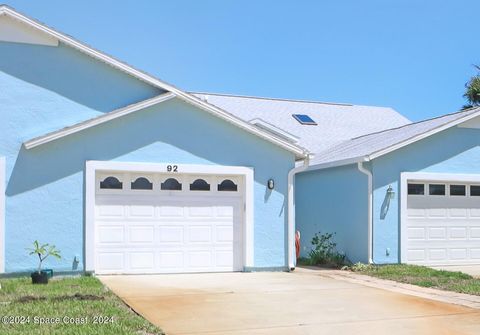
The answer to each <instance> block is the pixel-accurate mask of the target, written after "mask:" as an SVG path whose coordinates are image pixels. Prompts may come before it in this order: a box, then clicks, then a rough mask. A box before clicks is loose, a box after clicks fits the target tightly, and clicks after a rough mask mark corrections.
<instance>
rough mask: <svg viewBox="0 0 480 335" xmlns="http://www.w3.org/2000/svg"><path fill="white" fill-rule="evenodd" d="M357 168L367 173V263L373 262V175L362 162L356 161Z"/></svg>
mask: <svg viewBox="0 0 480 335" xmlns="http://www.w3.org/2000/svg"><path fill="white" fill-rule="evenodd" d="M357 167H358V170H359V171H360V172H362V173H364V174H366V175H367V177H368V191H367V192H368V193H367V195H368V204H367V208H368V214H367V227H368V228H367V230H368V238H367V244H368V247H367V248H368V249H367V250H368V264H372V263H373V175H372V171H370V170H369V169H367V168H365V167H364V166H363V163H361V162H359V163H357Z"/></svg>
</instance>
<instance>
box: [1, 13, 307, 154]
mask: <svg viewBox="0 0 480 335" xmlns="http://www.w3.org/2000/svg"><path fill="white" fill-rule="evenodd" d="M0 15H9V16H11V17H13V18H15V19H17V20H19V21H21V22H23V23H25V24H28V25H30V26H31V27H33V28H36V29H39V30H40V31H43V32H44V33H47V34H49V35H50V36H52V37H54V38H57V39H58V40H59V41H60V42H62V43H65V44H66V45H69V46H71V47H73V48H76V49H77V50H79V51H81V52H83V53H85V54H87V55H89V56H90V57H93V58H95V59H98V60H100V61H102V62H105V63H107V64H109V65H110V66H112V67H114V68H117V69H119V70H121V71H123V72H125V73H127V74H129V75H131V76H133V77H135V78H137V79H140V80H142V81H144V82H147V83H149V84H151V85H153V86H156V87H159V88H161V89H163V90H166V91H169V92H172V93H174V94H175V95H176V96H178V97H179V98H180V99H182V100H184V101H186V102H188V103H190V104H192V105H194V106H197V107H199V108H201V109H203V110H205V111H207V112H210V113H211V114H213V115H215V116H217V117H219V118H221V119H223V120H225V121H227V122H230V123H231V124H233V125H235V126H237V127H240V128H242V129H244V130H246V131H248V132H250V133H251V134H254V135H256V136H258V137H260V138H263V139H265V140H267V141H269V142H272V143H274V144H276V145H278V146H280V147H282V148H284V149H285V150H287V151H290V152H292V153H294V154H295V155H296V156H297V157H299V158H304V157H306V156H307V154H308V151H307V150H306V149H304V148H302V147H300V146H297V145H295V144H292V143H289V142H288V141H286V140H283V139H280V138H278V137H276V136H273V135H270V134H268V133H266V132H265V131H262V130H260V129H259V128H257V127H255V126H254V125H251V124H249V123H248V122H245V121H243V120H242V119H240V118H238V117H236V116H234V115H232V114H230V113H228V112H226V111H224V110H223V109H221V108H218V107H216V106H214V105H211V104H209V103H207V102H205V101H202V100H201V99H199V98H197V97H195V96H193V95H191V94H188V93H186V92H183V91H182V90H179V89H178V88H176V87H174V86H172V85H170V84H167V83H165V82H163V81H161V80H159V79H157V78H155V77H152V76H150V75H148V74H146V73H145V72H142V71H139V70H137V69H135V68H133V67H131V66H129V65H127V64H125V63H122V62H120V61H119V60H117V59H115V58H113V57H110V56H108V55H106V54H104V53H102V52H100V51H98V50H95V49H93V48H91V47H89V46H87V45H85V44H83V43H80V42H79V41H77V40H75V39H73V38H71V37H69V36H67V35H64V34H61V33H59V32H58V31H56V30H54V29H51V28H49V27H47V26H45V25H43V24H41V23H39V22H37V21H35V20H32V19H30V18H28V17H26V16H24V15H22V14H20V13H18V12H16V11H15V10H13V9H11V8H10V7H8V6H5V5H0Z"/></svg>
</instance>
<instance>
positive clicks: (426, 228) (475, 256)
mask: <svg viewBox="0 0 480 335" xmlns="http://www.w3.org/2000/svg"><path fill="white" fill-rule="evenodd" d="M407 188H408V191H407V193H408V195H407V219H406V222H405V224H406V237H404V238H406V241H404V242H406V260H404V261H406V262H407V263H415V264H424V265H457V264H480V185H478V184H477V185H475V184H469V183H457V182H437V181H435V182H428V181H421V182H419V181H409V182H408V186H407Z"/></svg>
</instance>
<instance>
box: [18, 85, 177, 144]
mask: <svg viewBox="0 0 480 335" xmlns="http://www.w3.org/2000/svg"><path fill="white" fill-rule="evenodd" d="M174 97H175V94H173V93H164V94H161V95H158V96H156V97H154V98H151V99H148V100H144V101H141V102H138V103H135V104H132V105H129V106H127V107H123V108H119V109H116V110H114V111H112V112H109V113H106V114H103V115H101V116H98V117H95V118H93V119H89V120H86V121H83V122H80V123H77V124H75V125H73V126H70V127H66V128H63V129H60V130H57V131H54V132H51V133H48V134H45V135H42V136H39V137H36V138H33V139H31V140H28V141H26V142H25V143H24V144H23V145H24V146H25V148H26V149H27V150H28V149H32V148H35V147H37V146H39V145H42V144H45V143H48V142H51V141H54V140H57V139H60V138H62V137H64V136H68V135H71V134H74V133H77V132H79V131H81V130H84V129H88V128H91V127H95V126H98V125H100V124H102V123H105V122H108V121H111V120H114V119H117V118H119V117H122V116H125V115H128V114H131V113H134V112H137V111H139V110H141V109H145V108H148V107H151V106H154V105H156V104H159V103H161V102H164V101H168V100H170V99H173V98H174Z"/></svg>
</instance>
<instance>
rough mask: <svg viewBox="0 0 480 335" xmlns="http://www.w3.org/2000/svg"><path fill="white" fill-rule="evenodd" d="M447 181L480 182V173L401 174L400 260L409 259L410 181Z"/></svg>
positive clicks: (402, 261)
mask: <svg viewBox="0 0 480 335" xmlns="http://www.w3.org/2000/svg"><path fill="white" fill-rule="evenodd" d="M409 180H410V181H416V180H418V181H425V180H427V181H444V182H445V181H447V182H462V183H476V182H478V183H480V174H458V173H433V172H402V173H401V174H400V194H401V195H400V262H401V263H404V262H405V261H406V260H407V239H406V238H405V236H407V222H406V221H407V196H408V192H407V191H408V187H407V183H408V181H409Z"/></svg>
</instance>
